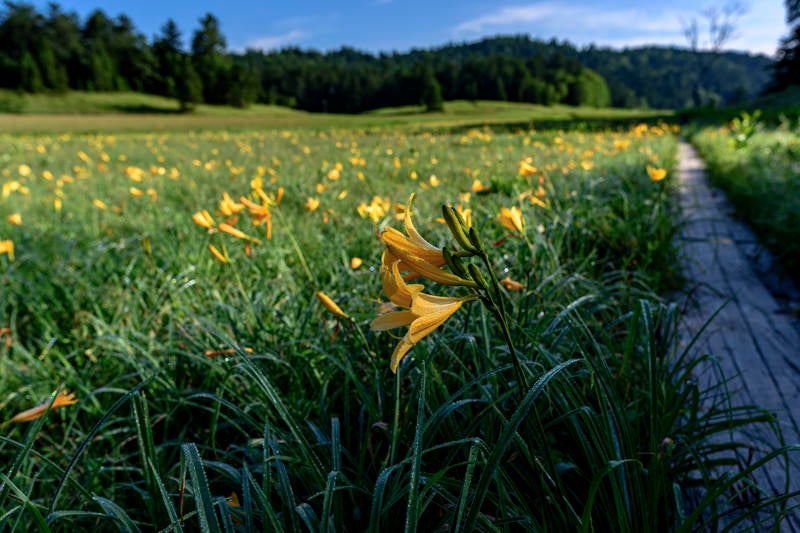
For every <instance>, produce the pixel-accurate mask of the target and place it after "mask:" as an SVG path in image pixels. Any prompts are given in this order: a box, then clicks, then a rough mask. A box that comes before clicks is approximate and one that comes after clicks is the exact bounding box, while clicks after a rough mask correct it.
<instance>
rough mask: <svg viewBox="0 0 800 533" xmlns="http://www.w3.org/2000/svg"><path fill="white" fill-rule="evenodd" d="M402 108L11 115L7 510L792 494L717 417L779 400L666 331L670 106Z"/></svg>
mask: <svg viewBox="0 0 800 533" xmlns="http://www.w3.org/2000/svg"><path fill="white" fill-rule="evenodd" d="M377 115H378V116H379V118H378V119H376V118H372V119H370V120H379V119H380V120H388V119H386V118H385V117H380V113H379V114H377ZM199 116H201V117H202V115H199ZM397 117H405V118H398V119H397V120H401V121H402V122H404V123H407V124H410V125H412V126H411V127H408V128H400V127H396V124H395V123H393V122H388V124H389V125H391V127H367V126H358V125H355V126H353V125H352V124H350V125H348V126H349V127H343V126H342V125H341V124H339V125H327V124H326V125H319V124H317V125H315V126H314V127H309V126H308V124H306V123H302V124H297V123H293V124H292V127H287V128H283V129H281V128H280V127H278V128H277V129H247V128H246V127H241V128H230V129H224V130H218V129H204V130H191V131H146V132H140V133H136V132H120V133H74V132H60V133H47V134H44V133H28V134H16V135H10V134H6V135H4V136H2V137H0V154H2V155H1V156H0V182H2V200H0V228H1V229H0V365H1V366H0V409H1V410H0V413H1V414H2V422H0V423H2V424H3V435H2V436H0V457H1V458H2V460H0V464H4V465H7V466H5V467H3V469H2V472H0V476H2V477H1V478H0V524H2V529H7V528H8V529H21V530H33V529H38V530H40V531H72V530H76V529H78V530H84V529H89V528H99V529H100V530H115V529H119V530H122V531H147V530H155V531H182V530H184V529H186V530H190V531H192V530H202V531H240V530H247V531H250V530H261V531H281V530H283V531H326V532H327V531H334V530H335V531H400V530H403V531H446V530H449V531H472V530H476V531H519V530H526V531H527V530H551V531H631V532H633V531H692V530H696V529H704V528H713V527H715V524H717V523H719V521H720V520H724V523H725V524H727V526H726V527H731V528H736V527H737V526H740V525H741V524H742V523H743V521H744V520H755V521H756V522H757V521H759V520H762V519H763V520H765V521H769V520H773V519H775V517H779V516H780V515H781V514H782V513H786V512H791V511H792V510H791V509H785V508H784V507H783V506H782V499H781V497H776V496H772V495H770V494H767V493H764V494H762V495H761V496H760V497H754V496H753V491H752V490H751V489H750V488H749V485H748V483H749V479H750V473H751V472H752V471H753V470H754V469H756V468H759V467H760V466H762V465H763V463H764V462H766V461H768V460H770V459H772V458H774V457H778V456H779V452H775V453H773V454H770V455H768V456H766V457H765V458H763V459H760V460H758V461H756V462H754V463H753V464H750V465H746V466H743V463H742V458H743V457H746V456H747V454H748V449H749V448H748V443H743V442H737V441H731V440H728V439H725V438H724V437H725V436H726V435H728V434H729V432H730V431H732V430H734V429H735V428H736V427H738V426H740V425H747V424H756V423H758V424H765V425H769V424H771V423H772V422H773V421H774V419H773V417H772V415H770V414H769V413H765V412H762V411H761V410H759V409H757V408H755V407H753V408H746V409H737V410H732V409H730V408H729V407H728V406H727V405H728V404H727V403H726V394H727V392H726V391H725V390H724V388H716V387H711V388H701V387H700V385H698V383H700V381H698V380H696V379H694V378H695V377H696V375H695V373H696V372H698V371H699V369H700V368H701V367H702V366H703V363H704V362H707V361H708V357H709V356H699V357H695V354H691V353H690V348H691V347H681V348H679V347H678V346H677V344H676V342H675V341H676V337H675V333H676V326H677V320H678V318H679V316H678V310H677V309H676V307H675V306H674V305H672V304H670V303H669V302H668V301H667V300H665V299H664V295H665V294H668V293H669V291H671V290H675V289H676V288H678V287H679V286H680V284H681V279H680V275H679V272H678V271H677V265H678V261H677V255H676V254H677V250H675V248H674V246H673V242H672V237H673V236H674V234H675V232H676V226H675V216H674V215H675V209H676V207H675V202H674V198H673V188H674V173H675V167H676V161H675V153H676V142H677V140H676V131H677V130H676V128H675V127H673V126H668V125H664V124H661V125H655V124H649V125H648V124H639V125H635V126H632V127H625V128H617V129H604V130H598V131H568V130H541V131H539V130H537V129H533V128H530V127H525V128H498V129H495V130H493V129H491V128H488V127H485V128H469V127H464V126H461V127H458V128H448V127H446V126H452V125H453V124H450V123H447V124H446V123H441V124H438V125H437V124H433V126H434V127H435V128H436V127H437V126H438V128H436V129H432V130H430V129H424V128H418V127H417V126H415V125H414V124H415V120H418V121H426V120H427V118H425V117H420V116H419V115H414V114H410V113H409V114H408V116H405V114H404V113H401V112H398V113H397V114H396V117H395V118H397ZM415 117H416V118H415ZM128 119H129V117H126V120H128ZM80 120H81V121H83V120H84V118H83V117H81V119H80ZM359 120H364V119H359ZM458 122H459V124H469V121H468V120H465V119H463V118H461V117H459V118H458ZM5 124H7V123H6V122H4V125H5ZM428 125H430V124H428ZM251 126H252V125H251ZM11 129H13V128H11ZM34 130H38V128H34ZM7 131H8V130H7ZM412 195H413V198H414V199H413V203H411V201H410V199H409V198H410V197H411V196H412ZM442 206H446V208H445V209H444V210H443V208H442ZM455 213H457V214H455ZM412 220H413V222H412ZM389 228H394V229H395V230H396V231H394V232H393V230H391V229H389ZM398 234H399V235H401V237H397V235H398ZM387 235H394V236H395V237H396V238H397V239H399V240H397V241H391V240H390V239H389V237H388V236H387ZM403 235H405V237H402V236H403ZM391 242H394V246H395V247H394V248H393V247H392V244H391ZM398 243H399V244H398ZM422 243H425V244H424V245H423V244H422ZM428 243H430V244H428ZM387 244H388V245H389V247H388V249H389V252H386V251H385V250H386V249H387ZM441 247H444V248H445V250H446V251H444V252H443V251H442V250H441ZM423 248H424V250H423ZM392 254H395V255H396V256H397V257H396V259H397V262H395V261H392V260H391V257H392ZM397 254H399V256H398V255H397ZM422 257H425V258H437V259H438V258H443V259H442V260H443V261H445V262H446V265H448V266H449V268H445V266H444V265H443V264H441V263H440V264H439V265H438V266H436V268H435V269H433V270H432V269H430V268H429V267H428V265H427V264H423V263H428V261H427V260H425V261H422V260H421V258H422ZM431 260H433V259H431ZM398 265H399V266H398ZM401 267H403V268H404V269H405V270H406V271H407V275H406V276H405V278H403V277H400V272H399V270H398V272H397V273H395V268H401ZM415 273H416V274H420V273H421V274H422V277H414V274H415ZM406 282H407V283H406ZM423 287H424V288H423ZM422 295H424V296H422ZM402 308H408V309H407V310H402ZM392 313H399V314H392ZM378 317H381V318H378ZM412 320H413V321H412ZM390 325H399V327H401V328H403V329H391V330H389V331H384V329H389V328H388V326H390ZM404 325H410V329H409V330H406V329H405V328H404V327H403V326H404ZM384 326H386V327H384ZM423 337H424V338H423ZM403 343H406V344H409V343H410V344H413V348H411V347H409V346H405V347H406V348H410V351H408V352H407V353H405V352H402V350H400V349H399V348H397V347H398V346H400V347H401V348H402V347H403V346H404V344H403ZM398 350H400V351H398ZM401 352H402V353H401ZM393 355H394V356H395V358H396V359H399V361H396V362H397V363H398V364H397V368H396V372H395V371H394V370H393V369H392V368H391V366H390V361H391V360H392V357H393ZM401 356H402V357H401ZM698 488H700V489H702V490H698Z"/></svg>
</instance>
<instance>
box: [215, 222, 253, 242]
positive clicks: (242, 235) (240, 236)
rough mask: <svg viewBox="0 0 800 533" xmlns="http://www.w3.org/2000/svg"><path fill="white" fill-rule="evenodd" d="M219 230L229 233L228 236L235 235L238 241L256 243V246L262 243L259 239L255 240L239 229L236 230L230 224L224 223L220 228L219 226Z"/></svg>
mask: <svg viewBox="0 0 800 533" xmlns="http://www.w3.org/2000/svg"><path fill="white" fill-rule="evenodd" d="M217 229H219V230H220V231H221V232H223V233H227V234H228V235H233V236H234V237H236V238H237V239H244V240H246V241H252V242H254V243H256V244H260V243H261V241H259V240H258V239H256V238H253V237H251V236H250V235H248V234H246V233H245V232H243V231H241V230H239V229H237V228H234V227H233V226H231V225H230V224H225V223H224V222H223V223H221V224H220V225H219V226H217Z"/></svg>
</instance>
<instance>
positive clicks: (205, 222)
mask: <svg viewBox="0 0 800 533" xmlns="http://www.w3.org/2000/svg"><path fill="white" fill-rule="evenodd" d="M192 222H194V223H195V224H197V225H198V226H201V227H203V228H206V229H207V230H212V229H214V226H216V222H214V218H213V217H212V216H211V214H210V213H209V212H208V211H206V210H205V209H203V210H202V211H198V212H197V213H195V214H194V215H192Z"/></svg>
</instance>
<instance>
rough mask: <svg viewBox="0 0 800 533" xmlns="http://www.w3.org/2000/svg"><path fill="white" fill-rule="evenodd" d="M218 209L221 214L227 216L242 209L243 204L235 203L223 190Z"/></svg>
mask: <svg viewBox="0 0 800 533" xmlns="http://www.w3.org/2000/svg"><path fill="white" fill-rule="evenodd" d="M219 210H220V212H221V213H222V214H223V215H225V216H226V217H229V216H231V215H234V214H236V213H239V212H241V211H242V210H244V205H242V204H237V203H236V202H235V201H234V199H233V198H231V196H230V195H229V194H228V193H227V192H224V193H222V200H221V201H220V203H219Z"/></svg>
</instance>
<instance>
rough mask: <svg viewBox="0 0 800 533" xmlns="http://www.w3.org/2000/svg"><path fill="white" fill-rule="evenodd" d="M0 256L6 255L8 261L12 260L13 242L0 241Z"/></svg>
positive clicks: (7, 240) (9, 240)
mask: <svg viewBox="0 0 800 533" xmlns="http://www.w3.org/2000/svg"><path fill="white" fill-rule="evenodd" d="M0 254H6V255H8V258H9V260H11V261H13V260H14V241H12V240H11V239H6V240H4V241H0Z"/></svg>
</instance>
